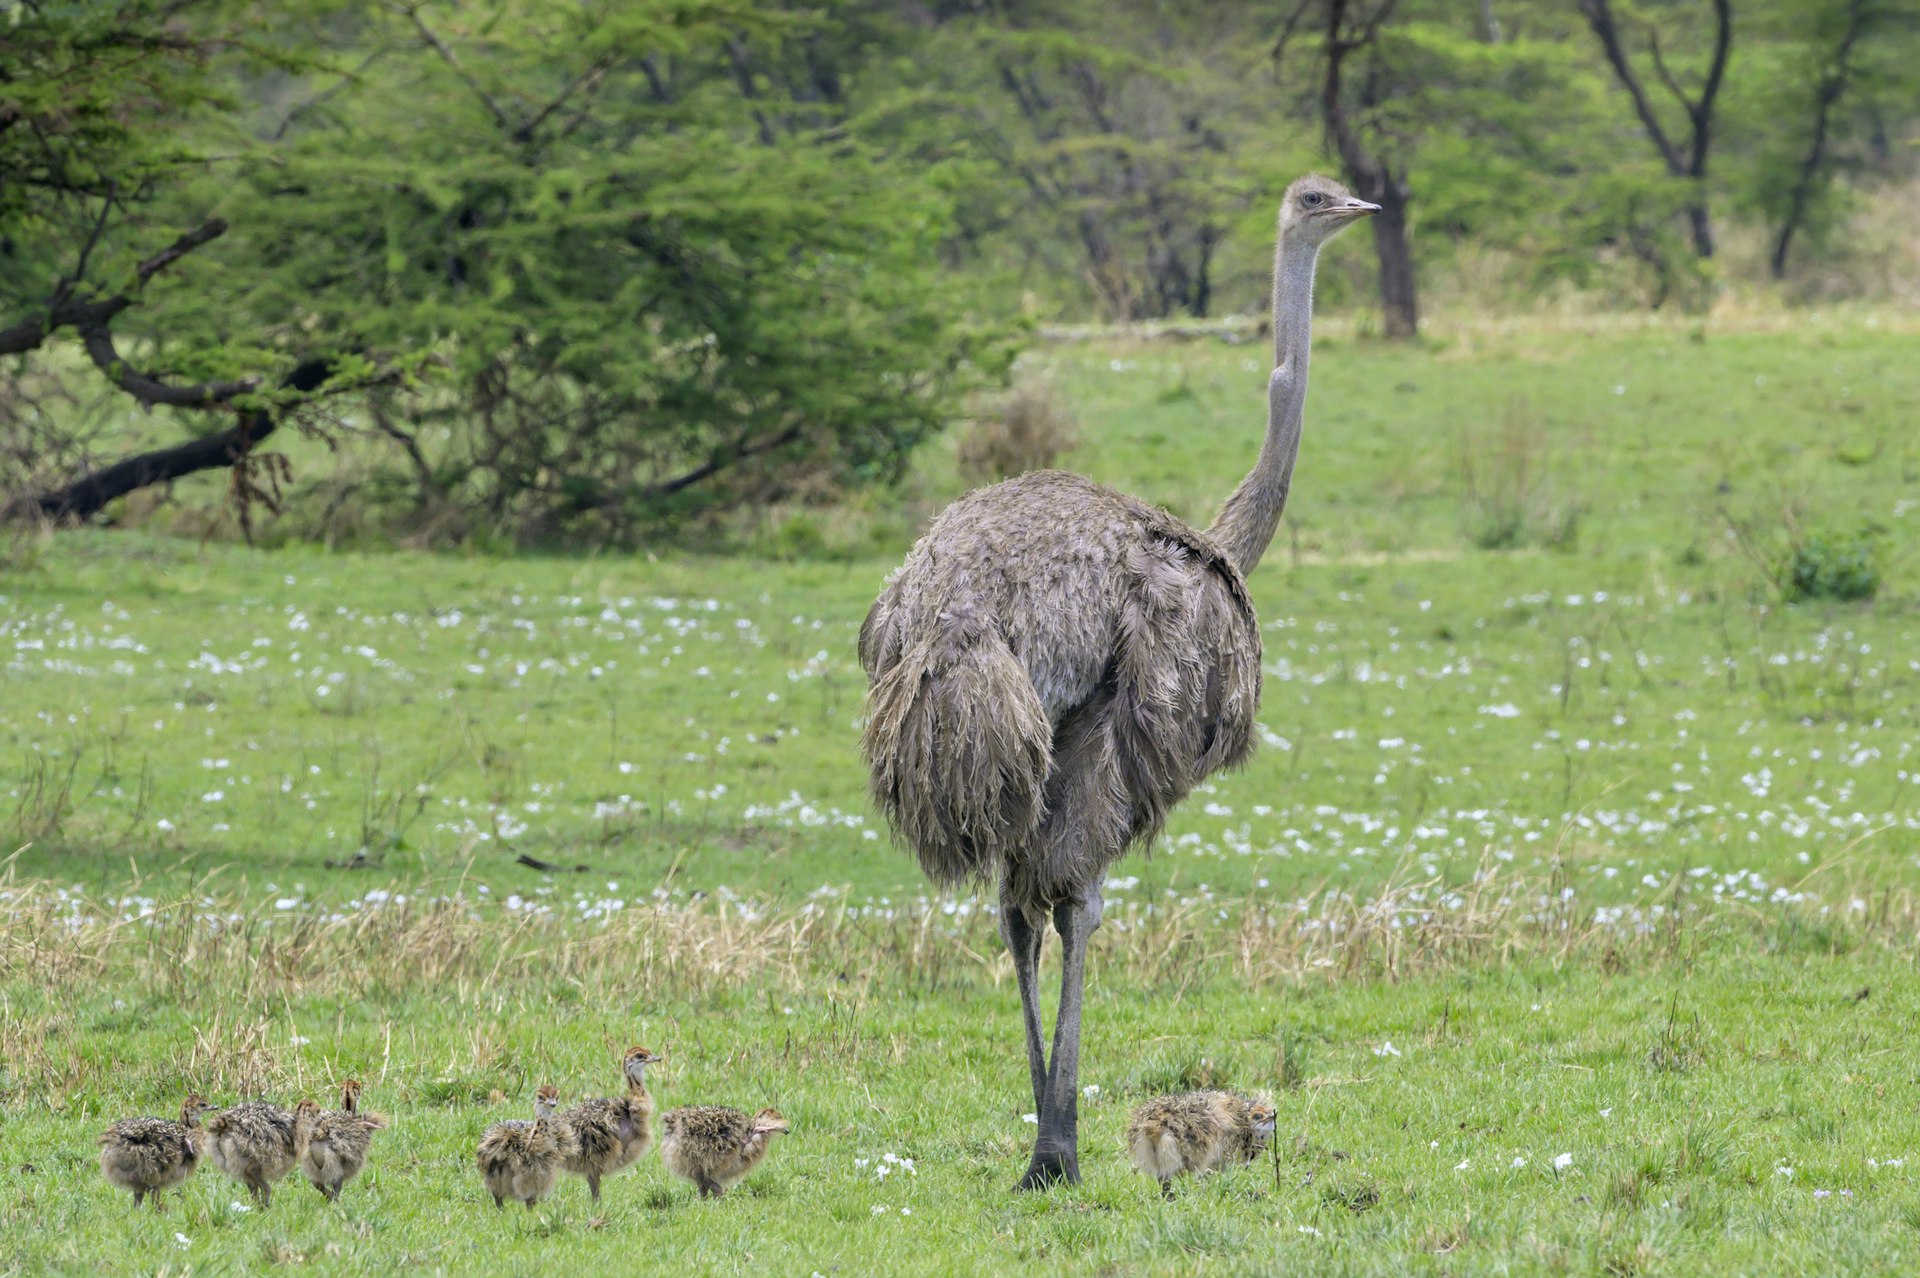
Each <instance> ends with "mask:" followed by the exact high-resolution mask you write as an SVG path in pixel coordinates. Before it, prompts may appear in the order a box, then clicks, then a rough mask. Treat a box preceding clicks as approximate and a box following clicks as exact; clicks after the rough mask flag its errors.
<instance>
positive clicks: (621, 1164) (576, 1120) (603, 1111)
mask: <svg viewBox="0 0 1920 1278" xmlns="http://www.w3.org/2000/svg"><path fill="white" fill-rule="evenodd" d="M660 1059H661V1058H660V1057H658V1056H655V1055H654V1054H653V1053H652V1052H650V1051H648V1050H647V1049H646V1048H644V1047H630V1048H628V1049H627V1054H626V1055H625V1056H624V1057H622V1058H621V1062H620V1070H621V1073H623V1074H624V1075H625V1076H626V1079H627V1094H626V1095H625V1096H616V1097H613V1098H611V1099H608V1100H590V1101H582V1102H581V1103H580V1104H578V1105H575V1106H574V1107H573V1108H572V1109H570V1110H568V1111H567V1112H566V1113H564V1114H562V1115H561V1118H563V1119H565V1120H566V1123H567V1125H568V1126H569V1127H571V1128H573V1134H574V1135H575V1136H576V1137H577V1138H578V1139H579V1142H580V1152H579V1153H577V1154H575V1155H573V1156H572V1157H570V1158H568V1159H567V1162H566V1166H565V1168H564V1170H565V1171H567V1172H570V1173H572V1174H573V1175H575V1176H584V1177H586V1181H587V1190H588V1192H589V1193H591V1194H592V1195H593V1197H594V1200H595V1201H598V1200H599V1198H600V1180H601V1178H602V1177H603V1176H611V1175H613V1174H614V1173H615V1172H617V1171H623V1170H625V1169H626V1168H628V1167H631V1166H632V1165H633V1164H634V1163H636V1162H638V1161H639V1160H640V1156H641V1155H643V1154H645V1153H646V1152H647V1150H648V1149H649V1148H651V1147H652V1145H653V1097H652V1096H651V1095H649V1094H648V1093H647V1066H649V1065H652V1064H653V1063H655V1062H656V1061H658V1060H660Z"/></svg>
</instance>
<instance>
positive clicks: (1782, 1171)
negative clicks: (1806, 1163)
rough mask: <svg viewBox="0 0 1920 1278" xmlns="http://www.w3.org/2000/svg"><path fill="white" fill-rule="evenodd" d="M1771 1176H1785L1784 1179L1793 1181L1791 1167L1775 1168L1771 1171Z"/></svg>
mask: <svg viewBox="0 0 1920 1278" xmlns="http://www.w3.org/2000/svg"><path fill="white" fill-rule="evenodd" d="M1773 1174H1774V1175H1776V1176H1785V1177H1786V1178H1787V1179H1788V1180H1792V1179H1793V1168H1791V1167H1784V1166H1783V1167H1776V1168H1774V1169H1773Z"/></svg>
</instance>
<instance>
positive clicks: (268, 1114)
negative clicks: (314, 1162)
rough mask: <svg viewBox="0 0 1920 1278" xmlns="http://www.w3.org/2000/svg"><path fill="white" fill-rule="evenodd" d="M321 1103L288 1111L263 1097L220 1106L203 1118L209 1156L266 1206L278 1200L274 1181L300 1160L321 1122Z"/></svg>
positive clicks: (305, 1103) (257, 1200) (295, 1165)
mask: <svg viewBox="0 0 1920 1278" xmlns="http://www.w3.org/2000/svg"><path fill="white" fill-rule="evenodd" d="M319 1118H320V1107H319V1106H318V1105H316V1104H314V1103H313V1102H312V1101H310V1100H305V1101H301V1102H300V1104H299V1105H297V1106H295V1107H294V1112H293V1113H288V1112H287V1111H286V1110H284V1109H281V1108H280V1107H279V1106H278V1105H269V1104H267V1103H266V1102H264V1101H246V1102H244V1103H242V1104H239V1105H234V1106H231V1107H230V1108H227V1109H221V1110H215V1111H213V1112H212V1113H210V1114H208V1115H207V1116H206V1118H205V1119H204V1120H202V1126H204V1127H205V1128H206V1132H207V1157H209V1158H211V1159H212V1160H213V1165H214V1166H215V1167H218V1168H219V1169H220V1170H221V1171H223V1172H225V1173H226V1174H227V1175H229V1176H231V1177H233V1178H234V1179H235V1180H237V1181H239V1182H240V1183H241V1184H243V1185H245V1186H246V1187H247V1192H248V1193H250V1194H252V1195H253V1198H254V1201H256V1202H258V1203H259V1204H260V1205H261V1206H262V1207H268V1206H271V1205H272V1203H273V1183H274V1182H275V1181H277V1180H279V1179H280V1178H281V1177H283V1176H285V1175H286V1174H287V1173H288V1172H290V1171H292V1170H293V1169H294V1168H295V1167H298V1166H299V1165H300V1159H301V1157H302V1155H304V1154H305V1153H306V1152H307V1141H308V1140H309V1139H311V1137H312V1136H313V1128H314V1124H315V1123H316V1122H318V1121H319Z"/></svg>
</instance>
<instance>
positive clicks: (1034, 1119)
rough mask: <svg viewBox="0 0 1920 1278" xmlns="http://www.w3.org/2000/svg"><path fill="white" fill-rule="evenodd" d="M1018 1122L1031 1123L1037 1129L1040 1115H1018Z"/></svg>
mask: <svg viewBox="0 0 1920 1278" xmlns="http://www.w3.org/2000/svg"><path fill="white" fill-rule="evenodd" d="M1020 1121H1021V1122H1023V1123H1032V1124H1033V1125H1034V1126H1035V1127H1038V1126H1039V1125H1040V1115H1038V1114H1022V1115H1020Z"/></svg>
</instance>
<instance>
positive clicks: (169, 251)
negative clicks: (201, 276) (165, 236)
mask: <svg viewBox="0 0 1920 1278" xmlns="http://www.w3.org/2000/svg"><path fill="white" fill-rule="evenodd" d="M226 233H227V220H226V219H225V218H223V217H215V218H208V219H207V220H206V221H205V222H203V223H202V224H201V225H199V226H197V227H195V228H194V229H193V230H191V231H188V232H187V233H186V234H185V235H182V236H181V237H180V238H179V239H177V240H175V241H174V242H173V243H171V244H169V245H167V246H166V247H165V248H163V249H161V250H160V251H159V252H158V253H155V254H154V255H153V256H152V257H150V258H148V259H146V260H145V261H144V262H142V263H140V265H139V266H137V267H135V268H134V271H133V274H134V277H135V279H137V280H138V281H139V285H140V287H142V288H144V287H145V286H146V283H147V281H148V280H150V279H152V278H153V277H154V276H156V275H158V274H159V273H160V272H161V271H164V270H166V269H167V268H168V267H169V266H172V265H173V264H174V263H175V262H177V261H179V260H180V259H181V258H183V257H185V256H186V255H187V254H189V253H191V252H193V251H194V250H195V249H197V248H199V247H200V246H201V245H203V244H206V243H209V242H211V241H213V240H217V239H219V238H220V237H221V236H223V235H225V234H226Z"/></svg>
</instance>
